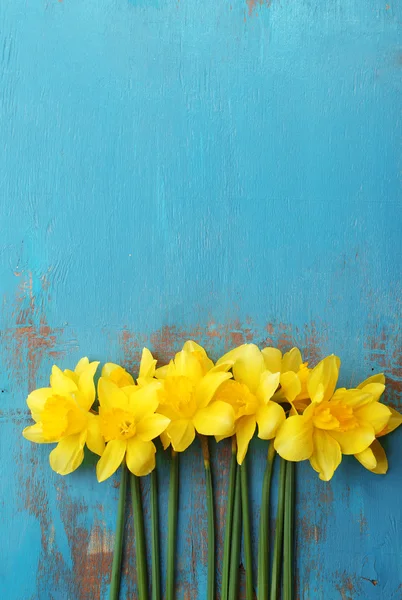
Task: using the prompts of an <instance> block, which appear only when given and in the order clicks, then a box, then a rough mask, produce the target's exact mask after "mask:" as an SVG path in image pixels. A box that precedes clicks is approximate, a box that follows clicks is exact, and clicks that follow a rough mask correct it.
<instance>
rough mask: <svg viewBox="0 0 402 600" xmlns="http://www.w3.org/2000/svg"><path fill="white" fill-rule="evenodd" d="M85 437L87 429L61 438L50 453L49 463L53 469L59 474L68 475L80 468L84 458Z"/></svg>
mask: <svg viewBox="0 0 402 600" xmlns="http://www.w3.org/2000/svg"><path fill="white" fill-rule="evenodd" d="M85 439H86V431H83V432H81V433H77V434H75V435H69V436H67V437H65V438H63V439H61V440H60V442H59V443H58V444H57V446H56V448H55V449H54V450H52V451H51V453H50V454H49V463H50V466H51V467H52V469H53V471H56V473H58V474H59V475H68V474H69V473H72V472H73V471H75V470H76V469H78V467H79V466H80V464H81V463H82V461H83V460H84V445H85Z"/></svg>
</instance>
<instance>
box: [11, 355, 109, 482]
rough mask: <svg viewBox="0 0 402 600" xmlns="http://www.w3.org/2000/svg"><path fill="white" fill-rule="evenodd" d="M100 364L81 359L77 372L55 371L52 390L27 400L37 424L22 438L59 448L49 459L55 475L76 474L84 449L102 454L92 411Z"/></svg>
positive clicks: (96, 422)
mask: <svg viewBox="0 0 402 600" xmlns="http://www.w3.org/2000/svg"><path fill="white" fill-rule="evenodd" d="M98 365H99V363H98V362H91V363H90V362H89V360H88V358H86V357H85V358H82V359H81V360H80V361H79V362H78V364H77V366H76V367H75V369H74V371H71V370H69V369H66V370H65V371H64V372H63V371H61V370H60V369H59V368H58V367H57V366H56V365H55V366H53V368H52V374H51V376H50V387H47V388H40V389H37V390H34V391H33V392H31V393H30V394H29V396H28V398H27V404H28V407H29V408H30V410H31V414H32V418H33V419H34V421H36V423H35V425H31V426H30V427H26V428H25V429H24V431H23V433H22V434H23V436H24V437H25V438H26V439H27V440H30V441H31V442H36V443H38V444H51V443H55V442H57V446H56V448H55V449H54V450H52V452H51V453H50V456H49V462H50V466H51V467H52V469H53V470H54V471H56V473H59V474H60V475H67V474H68V473H71V472H72V471H75V470H76V469H77V468H78V467H79V466H80V464H81V463H82V461H83V459H84V446H85V444H86V445H87V446H88V448H89V449H90V450H91V451H92V452H95V453H96V454H99V455H101V454H102V452H103V450H104V447H105V444H104V440H103V438H102V435H101V433H100V428H99V418H98V417H97V416H96V415H94V414H93V413H92V412H90V409H91V407H92V405H93V403H94V400H95V385H94V375H95V372H96V369H97V367H98Z"/></svg>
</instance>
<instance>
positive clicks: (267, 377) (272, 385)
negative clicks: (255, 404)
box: [256, 371, 280, 404]
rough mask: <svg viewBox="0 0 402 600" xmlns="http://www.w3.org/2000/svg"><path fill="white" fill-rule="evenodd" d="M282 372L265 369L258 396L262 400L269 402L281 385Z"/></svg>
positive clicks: (265, 402) (257, 392) (261, 377)
mask: <svg viewBox="0 0 402 600" xmlns="http://www.w3.org/2000/svg"><path fill="white" fill-rule="evenodd" d="M279 378H280V373H279V372H278V373H271V372H270V371H264V372H263V373H262V374H261V376H260V381H259V383H258V387H257V391H256V396H257V398H258V399H259V401H260V402H262V403H264V404H267V403H268V402H269V400H270V399H271V398H272V396H273V395H274V393H275V392H276V390H277V389H278V386H279Z"/></svg>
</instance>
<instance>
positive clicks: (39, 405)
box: [27, 387, 54, 421]
mask: <svg viewBox="0 0 402 600" xmlns="http://www.w3.org/2000/svg"><path fill="white" fill-rule="evenodd" d="M53 394H54V391H53V390H52V388H50V387H49V388H39V389H37V390H34V391H33V392H31V393H30V394H29V396H28V398H27V404H28V408H29V410H30V411H31V413H32V418H33V420H34V421H40V418H41V414H42V411H43V409H44V406H45V403H46V400H47V399H48V398H50V397H51V396H53Z"/></svg>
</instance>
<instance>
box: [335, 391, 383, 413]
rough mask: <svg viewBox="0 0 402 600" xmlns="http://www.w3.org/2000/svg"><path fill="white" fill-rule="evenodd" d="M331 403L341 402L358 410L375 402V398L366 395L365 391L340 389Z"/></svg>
mask: <svg viewBox="0 0 402 600" xmlns="http://www.w3.org/2000/svg"><path fill="white" fill-rule="evenodd" d="M331 402H341V403H342V404H347V405H348V406H350V407H351V408H353V409H357V408H359V407H361V406H364V405H365V404H369V403H370V402H373V396H372V395H371V394H366V392H364V390H359V389H357V388H356V389H350V390H347V389H346V388H338V389H337V390H336V392H335V393H334V395H333V396H332V398H331Z"/></svg>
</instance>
